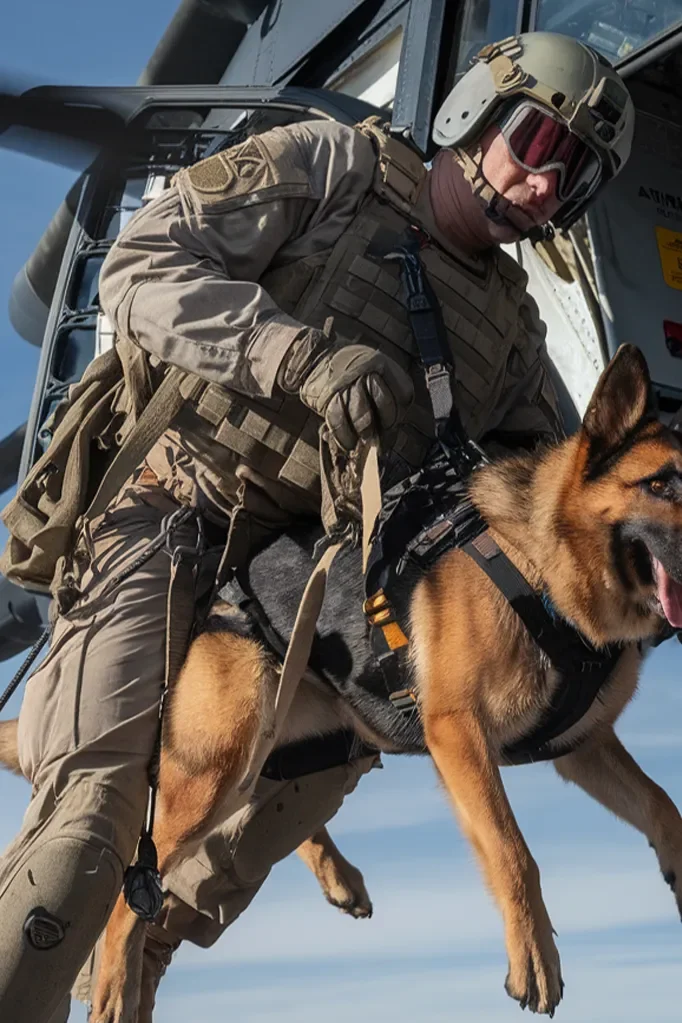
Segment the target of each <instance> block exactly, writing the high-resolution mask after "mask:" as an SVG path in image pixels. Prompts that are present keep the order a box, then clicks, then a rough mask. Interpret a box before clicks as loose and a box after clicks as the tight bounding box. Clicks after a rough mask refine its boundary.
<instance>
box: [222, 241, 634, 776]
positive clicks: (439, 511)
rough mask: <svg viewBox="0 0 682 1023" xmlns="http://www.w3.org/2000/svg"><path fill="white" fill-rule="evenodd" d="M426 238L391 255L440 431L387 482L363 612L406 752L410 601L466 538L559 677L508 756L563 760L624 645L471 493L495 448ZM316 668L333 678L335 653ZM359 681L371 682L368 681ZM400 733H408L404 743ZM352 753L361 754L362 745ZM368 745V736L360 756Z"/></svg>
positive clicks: (344, 750)
mask: <svg viewBox="0 0 682 1023" xmlns="http://www.w3.org/2000/svg"><path fill="white" fill-rule="evenodd" d="M421 240H422V236H421V235H420V233H419V232H417V231H415V232H414V233H412V234H411V235H410V237H409V238H408V240H407V242H406V243H405V244H404V245H403V246H400V247H398V248H397V249H395V250H394V251H393V252H391V253H389V254H388V256H387V257H386V258H387V259H391V260H396V261H400V263H401V278H402V283H403V288H404V292H405V301H406V307H407V310H408V315H409V318H410V323H411V327H412V331H413V334H414V337H415V341H416V344H417V348H418V352H419V355H420V358H421V362H422V365H423V367H424V375H425V379H426V384H427V387H428V390H429V395H430V398H431V402H432V406H433V412H434V419H435V425H436V437H437V440H436V444H435V446H434V451H433V453H432V457H431V458H430V459H428V460H427V462H426V464H425V465H424V466H423V467H422V468H421V469H420V470H419V471H418V472H417V473H416V474H415V475H413V476H411V477H410V478H409V479H404V480H402V481H401V482H400V483H398V484H397V485H396V486H394V487H392V488H391V489H389V490H388V491H387V492H386V493H385V495H384V498H383V502H382V510H381V513H380V515H379V518H378V520H377V523H376V525H375V529H374V533H373V537H372V545H371V553H370V558H369V563H368V567H367V572H366V576H365V588H364V594H365V602H364V613H365V617H366V622H367V633H368V636H369V641H370V644H371V650H372V654H373V659H374V663H375V665H376V666H378V670H377V672H376V674H377V675H378V678H379V679H380V680H382V682H383V684H381V682H380V688H381V689H382V691H383V696H382V699H383V700H384V701H385V704H384V705H385V706H386V708H387V714H386V728H387V733H386V734H387V736H388V737H389V738H390V739H391V740H393V747H394V748H395V749H396V751H397V750H398V749H399V748H400V747H401V746H404V751H405V752H417V751H422V752H426V744H425V740H424V732H423V726H422V722H421V718H420V714H419V706H418V699H417V696H416V694H415V692H414V691H413V689H412V688H411V687H410V684H411V665H410V662H409V657H408V651H409V625H408V621H409V607H410V601H411V597H412V594H413V592H414V589H415V586H416V585H417V583H418V582H419V580H420V579H421V578H423V577H424V575H425V574H426V573H427V572H428V571H429V570H430V569H431V568H432V567H433V566H434V565H435V564H436V562H437V561H438V560H439V559H440V558H441V557H442V556H443V555H444V554H445V553H447V552H448V551H450V550H454V549H461V550H462V551H464V552H465V553H466V554H467V555H468V556H469V557H470V558H472V559H473V560H474V561H476V563H477V564H478V565H479V566H480V567H481V568H482V569H483V571H484V572H486V574H487V575H488V576H489V578H490V579H491V580H492V581H493V582H494V583H495V585H496V586H497V588H498V589H499V590H500V592H501V593H502V594H503V595H504V596H505V597H506V599H507V600H508V601H509V603H510V604H511V606H512V608H513V609H514V611H515V612H516V613H517V614H518V616H519V617H520V618H521V620H522V622H523V623H524V625H525V626H526V628H527V630H528V632H529V634H530V635H531V637H532V638H533V640H534V641H535V642H536V643H537V645H538V646H539V647H540V649H541V650H542V651H543V652H544V653H545V654H546V655H547V657H548V659H549V661H550V664H551V666H552V668H554V670H555V671H556V672H557V674H558V676H559V678H558V682H557V685H556V686H555V689H554V693H553V697H552V703H551V706H550V707H549V708H548V709H547V711H546V713H545V714H544V716H543V717H542V719H541V720H540V721H539V723H538V724H537V725H536V726H535V727H534V728H533V729H532V731H531V733H530V734H528V735H526V736H525V737H523V738H522V739H521V740H519V741H517V742H515V743H514V744H512V745H509V746H507V747H505V748H504V749H503V750H502V756H503V758H504V760H505V761H506V762H507V763H509V764H521V763H529V762H533V761H538V760H547V759H552V758H555V757H558V756H561V755H563V754H565V753H567V752H569V751H570V749H572V748H574V746H575V743H573V744H568V743H565V744H564V745H561V744H559V743H556V742H555V740H557V739H559V738H560V737H561V736H562V735H564V734H565V733H566V732H568V731H569V729H571V728H572V727H573V726H574V725H575V724H577V723H578V722H579V721H580V720H581V719H582V718H583V717H584V716H585V714H586V713H587V712H588V711H589V709H590V707H591V706H592V704H593V703H594V701H595V699H598V697H599V693H600V691H601V689H602V687H603V686H604V685H605V683H606V682H607V679H608V678H609V676H610V674H611V673H612V671H613V669H614V667H615V664H616V662H617V660H618V658H619V656H620V654H621V652H622V648H621V647H615V646H611V647H608V648H605V649H603V650H598V649H597V648H595V647H594V646H593V645H592V644H591V643H590V642H589V641H588V640H587V639H586V637H584V636H583V635H581V633H579V632H578V630H577V629H575V628H574V627H573V626H571V625H570V624H569V623H568V622H566V621H564V620H563V619H561V618H560V617H559V616H558V615H557V614H556V613H555V612H554V610H553V608H552V606H551V604H550V603H549V601H548V598H547V595H546V594H542V593H538V592H536V591H535V590H533V589H532V587H531V586H529V584H528V582H527V581H526V580H525V579H524V578H523V576H522V575H521V573H520V572H519V571H518V570H517V569H516V567H515V566H514V565H513V564H512V563H511V561H509V559H508V558H507V557H506V555H505V554H504V553H503V552H502V551H501V550H500V548H499V547H498V546H497V544H496V543H495V541H494V540H493V538H492V537H491V536H490V534H489V532H488V531H487V525H486V523H485V521H484V520H483V518H482V517H481V515H480V513H479V512H478V511H477V509H476V508H475V507H474V506H473V504H472V503H471V501H470V499H469V497H468V491H467V479H468V477H469V476H470V475H471V473H472V472H474V471H475V470H476V468H477V467H478V466H480V465H481V464H483V463H484V462H485V456H484V454H483V452H482V451H481V450H480V449H479V448H478V447H477V445H475V444H473V443H472V441H471V440H470V439H469V438H468V436H467V434H466V431H465V428H464V426H463V424H462V422H461V419H460V417H459V415H458V413H457V409H456V407H455V405H454V401H453V395H452V370H453V367H452V359H451V354H450V350H449V345H448V343H447V336H446V333H445V327H444V324H443V321H442V316H441V313H440V306H439V304H438V300H437V298H436V296H435V294H434V293H433V291H432V289H431V287H430V285H429V283H428V281H427V279H426V278H425V275H424V273H423V269H422V265H421V260H420V258H419V248H420V243H421ZM223 595H224V596H225V598H226V599H228V600H229V601H230V602H231V603H232V604H237V605H238V606H239V607H241V608H242V610H244V611H246V612H247V615H248V617H249V619H250V620H251V621H252V622H254V623H255V624H256V626H257V631H258V633H259V634H260V636H261V638H263V639H264V640H265V642H266V644H267V645H268V646H270V647H271V648H273V649H274V650H275V652H276V653H277V654H278V655H279V656H281V657H283V655H284V653H285V652H286V639H285V638H284V635H283V634H281V635H280V634H279V633H278V632H277V630H276V629H275V628H273V625H272V623H271V622H270V621H269V620H268V615H267V614H266V613H265V611H264V609H263V608H262V607H261V606H260V605H259V602H258V600H257V599H256V597H255V596H254V595H253V594H247V593H245V592H244V590H243V589H241V587H240V586H239V585H238V584H237V583H236V580H235V579H233V580H232V582H231V583H229V584H228V586H227V587H226V588H225V591H224V593H223ZM313 667H317V673H318V674H319V675H320V676H322V677H323V678H324V677H325V674H326V673H325V671H324V658H323V659H322V662H321V663H320V664H319V665H313ZM353 684H359V685H360V686H362V680H360V681H359V683H358V681H357V680H356V682H355V683H353ZM356 692H357V691H356ZM342 695H345V694H343V693H342ZM376 696H377V690H376V680H375V681H374V683H373V697H374V698H376ZM361 702H362V701H361V700H360V704H361ZM380 734H383V730H380ZM397 734H399V735H400V739H401V741H399V742H398V743H397V747H396V744H395V738H396V735H397ZM385 737H386V736H385ZM351 742H352V737H351V736H349V735H348V734H347V733H340V734H339V735H337V736H336V737H329V738H327V739H324V738H323V739H322V740H316V741H315V743H314V749H313V747H312V746H311V744H310V742H309V741H307V740H306V741H304V742H302V743H299V744H296V748H293V747H284V748H283V749H281V750H278V751H276V752H275V754H273V755H272V756H271V757H270V759H269V761H268V762H267V764H266V766H265V768H264V772H263V773H264V774H265V776H266V777H278V778H283V777H288V778H293V777H297V776H299V775H302V774H305V773H309V772H310V771H315V770H322V769H324V768H326V767H332V766H335V765H336V764H340V763H345V762H347V761H348V760H349V759H350V758H351V756H352V754H351V753H350V744H351ZM356 749H357V747H356ZM353 752H354V754H355V755H358V753H359V752H360V751H359V750H358V751H357V752H356V751H355V750H354V751H353ZM367 752H369V750H368V749H367V747H364V748H363V750H362V753H361V754H360V755H362V754H365V755H366V754H367Z"/></svg>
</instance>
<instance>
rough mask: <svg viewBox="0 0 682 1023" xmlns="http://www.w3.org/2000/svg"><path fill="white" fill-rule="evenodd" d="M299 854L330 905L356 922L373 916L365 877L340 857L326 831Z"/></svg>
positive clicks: (318, 833) (316, 833)
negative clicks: (353, 918)
mask: <svg viewBox="0 0 682 1023" xmlns="http://www.w3.org/2000/svg"><path fill="white" fill-rule="evenodd" d="M296 852H297V853H298V855H299V856H300V857H301V859H302V860H303V862H304V863H305V865H306V866H307V867H309V868H310V870H312V872H313V874H314V875H315V877H316V878H317V880H318V883H319V885H320V888H321V889H322V894H323V895H324V897H325V899H326V900H327V902H329V903H330V904H331V905H332V906H336V907H337V909H340V910H342V912H344V913H348V914H349V916H353V917H355V918H356V920H359V919H363V918H366V917H370V916H371V915H372V901H371V899H370V897H369V894H368V892H367V889H366V888H365V881H364V878H363V876H362V874H361V873H360V871H359V870H358V868H357V867H354V866H353V864H352V863H349V862H348V860H347V859H346V858H345V856H343V855H342V854H341V852H340V851H339V849H338V847H337V845H336V843H335V842H334V840H333V839H332V837H331V835H330V834H329V832H328V831H327V829H326V828H320V830H319V831H316V832H315V834H314V835H311V837H310V838H309V839H308V840H307V841H305V842H302V843H301V845H299V847H298V849H297V850H296Z"/></svg>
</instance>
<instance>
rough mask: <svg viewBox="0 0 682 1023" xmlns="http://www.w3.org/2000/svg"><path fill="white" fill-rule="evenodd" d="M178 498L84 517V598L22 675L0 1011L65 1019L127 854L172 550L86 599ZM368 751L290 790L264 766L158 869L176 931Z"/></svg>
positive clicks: (226, 909)
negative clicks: (228, 814)
mask: <svg viewBox="0 0 682 1023" xmlns="http://www.w3.org/2000/svg"><path fill="white" fill-rule="evenodd" d="M177 507H178V506H177V504H176V503H175V502H174V501H173V500H172V498H171V497H170V496H169V494H168V493H167V492H166V491H164V490H162V489H161V488H159V487H153V486H140V485H138V486H130V487H128V488H127V489H126V490H125V491H124V492H123V493H122V495H121V496H120V497H119V499H118V500H117V501H116V502H115V503H114V504H113V505H112V507H111V508H110V509H109V510H108V511H107V512H106V514H105V515H104V516H103V518H102V519H101V520H100V522H99V523H95V524H94V528H93V529H92V531H91V534H90V538H89V555H90V559H89V565H88V567H87V568H86V569H85V571H84V574H83V577H82V580H81V592H82V593H83V597H82V599H81V600H80V601H79V603H78V604H77V605H76V606H75V608H74V611H73V612H72V613H71V614H70V615H69V616H67V617H66V618H62V619H60V620H59V621H58V622H57V624H56V626H55V629H54V633H53V638H52V644H51V647H50V650H49V652H48V654H47V656H46V658H45V660H44V661H43V662H42V664H41V665H40V666H39V667H38V669H37V670H36V671H35V672H34V673H33V675H32V677H31V678H30V680H29V681H28V683H27V687H26V694H25V697H24V702H23V705H22V709H21V714H20V718H19V747H20V749H19V752H20V760H21V766H22V769H23V771H24V773H25V774H26V776H27V777H28V778H29V780H30V781H31V782H32V784H33V795H32V799H31V802H30V804H29V807H28V810H27V812H26V815H25V817H24V821H23V825H22V829H21V832H20V834H19V835H18V836H17V838H16V839H15V841H14V842H13V843H12V844H11V846H10V847H9V849H8V850H7V851H6V854H5V856H4V858H3V859H2V862H1V863H0V1020H12V1023H62V1020H63V1019H65V1018H66V1016H65V1012H66V1006H67V1005H68V993H69V991H70V990H71V989H72V987H73V985H74V982H75V981H76V977H77V975H78V974H79V971H80V970H81V967H82V966H83V964H84V963H85V962H86V960H87V959H88V957H89V956H90V954H91V951H92V949H93V947H94V946H95V944H96V942H97V939H98V936H99V934H100V933H101V931H102V929H103V927H104V925H105V923H106V921H107V918H108V916H109V914H110V912H111V910H112V908H113V905H114V902H115V900H116V898H117V896H118V893H119V891H120V888H121V883H122V878H123V872H124V870H125V868H126V866H127V865H128V864H129V863H130V861H131V859H132V858H133V854H134V852H135V847H136V843H137V839H138V836H139V832H140V828H141V825H142V822H143V818H144V813H145V808H146V801H147V766H148V764H149V760H150V757H151V754H152V750H153V746H154V741H155V736H156V729H157V715H158V703H159V697H160V694H161V691H162V686H163V678H164V663H165V634H166V598H167V592H168V583H169V577H170V558H169V556H168V554H167V553H166V552H165V551H160V552H158V553H157V554H155V555H154V556H153V557H152V558H151V559H150V560H148V561H147V562H146V563H145V564H144V565H143V566H142V567H140V568H138V569H137V570H136V571H135V572H134V573H133V574H132V575H131V576H130V577H129V578H128V579H126V580H125V581H123V582H122V583H120V585H118V586H117V588H116V589H115V591H114V592H112V593H108V595H107V597H106V599H105V600H102V601H99V602H98V600H97V598H98V595H101V593H102V590H103V588H104V587H105V586H106V584H107V582H108V581H109V580H110V579H111V578H112V576H113V575H114V574H116V573H119V572H121V571H123V570H124V569H125V568H126V567H127V566H129V565H131V564H132V562H133V561H134V560H135V558H137V556H138V555H139V554H140V552H141V551H142V549H143V548H144V547H145V546H146V544H147V543H148V542H149V541H150V540H152V539H153V538H154V537H155V536H157V535H158V533H159V531H160V529H161V525H162V522H163V519H164V517H165V516H167V515H168V514H170V513H172V512H173V511H175V510H176V509H177ZM195 531H196V527H195V526H194V525H193V524H189V525H185V526H184V527H182V528H181V529H180V530H178V531H177V532H176V534H175V537H174V541H175V543H176V544H182V545H193V544H194V541H195ZM372 762H373V761H372V758H367V759H366V761H358V762H356V763H355V764H353V765H348V767H342V768H335V769H333V770H331V771H327V772H323V773H320V774H319V775H314V776H310V777H309V778H308V779H302V780H301V784H299V783H297V785H299V791H296V790H295V786H294V785H292V784H290V783H289V784H287V783H273V782H268V781H266V780H265V779H263V780H262V781H261V783H259V786H258V789H257V791H256V793H255V794H254V799H253V801H252V804H251V806H250V807H248V808H246V809H245V810H244V811H242V812H241V813H240V814H239V815H238V819H236V820H232V821H228V822H227V823H226V824H225V825H224V826H223V827H222V828H219V829H217V831H216V832H215V833H214V834H213V835H212V836H210V838H209V839H208V840H207V841H206V842H205V843H204V846H203V847H202V849H201V850H200V851H199V853H198V855H197V856H196V857H195V858H194V859H192V860H191V861H188V862H187V863H185V864H181V865H180V866H179V867H177V868H176V870H175V871H174V872H173V874H172V875H171V876H170V877H169V878H168V879H167V881H168V884H169V885H170V887H171V889H172V890H173V891H174V892H177V896H176V897H175V898H172V899H171V905H170V908H169V910H168V914H167V915H168V924H169V926H170V925H171V924H172V919H171V918H172V917H175V920H176V923H177V925H178V926H177V930H176V931H175V932H174V933H175V936H176V937H178V938H181V937H188V938H191V940H193V941H196V942H197V943H198V944H202V945H207V944H211V943H212V942H213V941H215V939H216V938H217V937H218V935H219V934H220V933H221V932H222V931H223V930H224V929H225V927H227V926H228V925H229V923H231V922H232V921H233V920H234V919H236V917H237V916H238V915H239V913H240V912H242V910H243V909H244V908H245V907H246V906H247V905H248V903H249V902H250V901H251V899H252V898H253V896H254V895H255V893H256V892H257V890H258V888H259V887H260V885H261V884H262V882H263V880H264V879H265V877H266V876H267V873H268V871H269V869H270V866H271V865H272V864H273V863H274V862H276V860H277V859H279V858H281V856H284V855H287V853H288V852H290V851H292V850H293V849H294V848H296V846H297V845H298V844H300V842H301V841H303V839H304V838H306V837H308V836H309V835H310V834H311V833H312V832H313V831H314V830H316V828H317V827H319V826H321V825H322V824H323V823H325V822H326V821H327V820H329V818H330V817H331V816H333V814H334V813H335V812H336V810H337V809H338V807H339V806H340V804H341V802H342V800H343V797H344V795H345V793H346V792H347V791H349V790H350V789H351V788H352V787H354V785H355V784H356V783H357V780H358V779H359V777H360V776H361V774H362V773H364V772H365V771H366V770H369V768H370V767H371V766H372ZM324 775H326V776H327V777H326V779H325V778H324ZM280 804H281V805H282V806H284V805H286V806H287V812H286V813H283V812H281V811H278V809H277V807H279V805H280ZM293 822H296V826H295V827H294V826H293Z"/></svg>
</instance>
